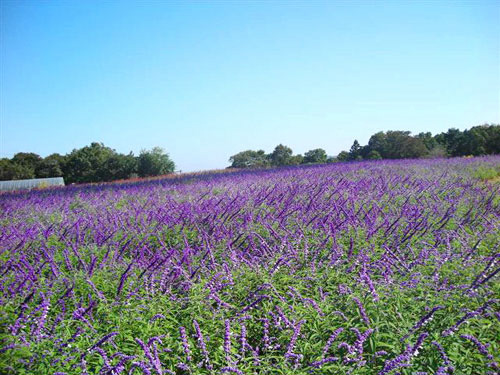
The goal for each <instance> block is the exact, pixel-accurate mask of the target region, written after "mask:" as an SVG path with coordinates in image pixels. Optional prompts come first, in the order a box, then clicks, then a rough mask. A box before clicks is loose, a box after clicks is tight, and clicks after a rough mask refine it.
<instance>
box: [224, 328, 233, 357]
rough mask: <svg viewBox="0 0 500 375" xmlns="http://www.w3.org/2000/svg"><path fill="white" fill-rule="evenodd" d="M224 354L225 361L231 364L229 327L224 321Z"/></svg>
mask: <svg viewBox="0 0 500 375" xmlns="http://www.w3.org/2000/svg"><path fill="white" fill-rule="evenodd" d="M224 328H225V330H224V353H225V354H226V361H227V362H228V363H232V360H231V325H230V323H229V320H228V319H226V320H225V321H224Z"/></svg>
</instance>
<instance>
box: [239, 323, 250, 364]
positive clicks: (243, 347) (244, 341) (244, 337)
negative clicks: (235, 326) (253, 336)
mask: <svg viewBox="0 0 500 375" xmlns="http://www.w3.org/2000/svg"><path fill="white" fill-rule="evenodd" d="M247 345H248V344H247V327H246V325H245V323H241V333H240V346H241V349H240V350H241V355H242V356H244V355H245V352H246V349H247Z"/></svg>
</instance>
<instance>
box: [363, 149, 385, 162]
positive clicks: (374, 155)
mask: <svg viewBox="0 0 500 375" xmlns="http://www.w3.org/2000/svg"><path fill="white" fill-rule="evenodd" d="M366 158H367V159H368V160H380V159H382V156H380V154H379V152H378V151H375V150H372V151H370V153H369V154H368V155H367V157H366Z"/></svg>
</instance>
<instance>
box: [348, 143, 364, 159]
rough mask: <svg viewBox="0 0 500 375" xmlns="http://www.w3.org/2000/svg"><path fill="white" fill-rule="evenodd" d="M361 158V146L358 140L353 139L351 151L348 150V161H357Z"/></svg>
mask: <svg viewBox="0 0 500 375" xmlns="http://www.w3.org/2000/svg"><path fill="white" fill-rule="evenodd" d="M360 156H361V145H360V144H359V142H358V140H357V139H355V140H354V142H353V144H352V146H351V149H350V150H349V160H359V159H360Z"/></svg>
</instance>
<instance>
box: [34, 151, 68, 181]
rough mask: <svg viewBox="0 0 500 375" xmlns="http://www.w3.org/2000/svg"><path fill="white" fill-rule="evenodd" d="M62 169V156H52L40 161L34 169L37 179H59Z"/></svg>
mask: <svg viewBox="0 0 500 375" xmlns="http://www.w3.org/2000/svg"><path fill="white" fill-rule="evenodd" d="M63 167H64V156H62V155H59V154H52V155H49V156H47V157H46V158H44V159H42V160H40V162H39V163H38V164H37V166H36V169H35V174H36V177H37V178H48V177H61V176H62V175H63V172H62V169H63Z"/></svg>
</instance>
